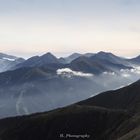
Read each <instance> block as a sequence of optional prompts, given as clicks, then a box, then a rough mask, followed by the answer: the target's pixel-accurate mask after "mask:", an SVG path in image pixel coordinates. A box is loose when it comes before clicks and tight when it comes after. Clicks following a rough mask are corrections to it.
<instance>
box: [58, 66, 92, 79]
mask: <svg viewBox="0 0 140 140" xmlns="http://www.w3.org/2000/svg"><path fill="white" fill-rule="evenodd" d="M57 74H58V75H63V76H66V77H69V78H70V77H72V76H78V77H87V78H88V77H93V74H91V73H83V72H81V71H73V70H71V69H70V68H63V69H58V70H57Z"/></svg>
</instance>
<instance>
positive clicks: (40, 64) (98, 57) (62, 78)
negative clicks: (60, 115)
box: [0, 52, 140, 118]
mask: <svg viewBox="0 0 140 140" xmlns="http://www.w3.org/2000/svg"><path fill="white" fill-rule="evenodd" d="M76 56H77V57H76ZM70 57H71V56H70ZM72 57H73V58H75V59H74V60H72V61H71V62H69V63H62V62H61V61H60V59H59V58H57V57H55V56H54V55H53V54H51V53H46V54H44V55H42V56H34V57H31V58H29V59H27V60H24V59H22V58H18V57H15V56H7V55H5V54H3V55H1V59H4V58H8V59H9V60H8V61H10V62H11V59H13V61H12V62H14V65H10V68H9V69H8V70H5V71H4V72H1V73H0V109H1V111H0V118H4V117H8V116H16V115H24V114H31V113H35V112H40V111H49V110H52V109H55V108H58V107H64V106H66V105H69V104H72V103H75V102H78V101H81V100H84V99H87V98H89V97H90V96H95V95H96V94H98V93H100V92H103V91H107V90H112V89H117V88H119V87H122V86H126V85H128V84H130V83H133V82H135V81H136V80H138V79H139V76H140V70H139V66H140V65H139V64H138V58H139V57H137V58H135V59H134V60H133V59H126V58H122V57H118V56H115V55H114V54H112V53H106V52H99V53H97V54H92V53H88V54H83V55H82V54H77V53H75V54H73V55H72ZM72 57H71V58H72ZM18 59H21V60H22V62H20V63H16V64H15V62H16V61H17V60H18ZM63 59H65V60H66V59H67V58H63ZM135 60H137V62H135Z"/></svg>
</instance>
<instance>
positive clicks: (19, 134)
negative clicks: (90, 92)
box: [0, 81, 140, 140]
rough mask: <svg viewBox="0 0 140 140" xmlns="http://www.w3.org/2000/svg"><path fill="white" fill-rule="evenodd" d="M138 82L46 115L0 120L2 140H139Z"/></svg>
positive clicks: (139, 91) (139, 86) (139, 100)
mask: <svg viewBox="0 0 140 140" xmlns="http://www.w3.org/2000/svg"><path fill="white" fill-rule="evenodd" d="M139 93H140V81H137V82H135V83H133V84H131V85H129V86H126V87H124V88H120V89H118V90H111V91H107V92H103V93H101V94H98V95H96V96H94V97H92V98H89V99H87V100H84V101H81V102H78V103H75V104H72V105H70V106H67V107H64V108H59V109H55V110H53V111H49V112H43V113H37V114H33V115H29V116H21V117H14V118H7V119H2V120H0V139H2V140H9V139H10V140H19V139H20V140H31V139H33V140H38V139H39V140H52V139H53V140H59V139H70V140H75V139H77V138H79V139H83V138H86V139H89V140H93V139H94V140H138V139H139V138H140V133H139V132H140V115H139V114H140V104H139V103H140V94H139Z"/></svg>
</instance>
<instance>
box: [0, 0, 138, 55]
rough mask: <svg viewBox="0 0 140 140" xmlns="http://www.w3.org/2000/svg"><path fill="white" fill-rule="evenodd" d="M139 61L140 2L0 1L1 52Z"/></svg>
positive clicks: (93, 0)
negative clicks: (112, 56)
mask: <svg viewBox="0 0 140 140" xmlns="http://www.w3.org/2000/svg"><path fill="white" fill-rule="evenodd" d="M98 51H110V52H112V53H115V54H117V55H120V56H126V57H133V56H136V55H140V0H0V52H4V53H8V54H13V55H18V56H22V57H30V56H33V55H40V54H43V53H46V52H52V53H54V54H55V55H56V56H65V55H68V54H71V53H73V52H79V53H86V52H93V53H94V52H98Z"/></svg>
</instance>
